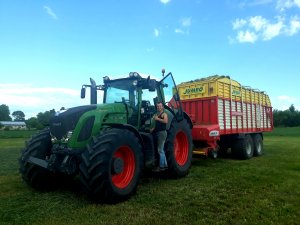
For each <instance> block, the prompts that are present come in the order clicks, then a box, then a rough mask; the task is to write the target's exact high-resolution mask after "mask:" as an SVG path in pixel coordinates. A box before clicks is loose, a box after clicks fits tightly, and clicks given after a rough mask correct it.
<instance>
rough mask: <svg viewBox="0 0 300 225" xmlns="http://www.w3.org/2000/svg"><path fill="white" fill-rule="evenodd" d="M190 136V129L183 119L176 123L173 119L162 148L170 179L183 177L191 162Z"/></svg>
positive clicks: (191, 142) (191, 144)
mask: <svg viewBox="0 0 300 225" xmlns="http://www.w3.org/2000/svg"><path fill="white" fill-rule="evenodd" d="M192 147H193V141H192V134H191V127H190V126H189V124H188V122H187V121H186V120H185V119H184V120H182V121H180V122H177V121H176V120H175V119H174V120H173V122H172V123H171V125H170V128H169V130H168V135H167V139H166V143H165V146H164V149H165V152H166V157H167V162H168V172H169V174H170V175H171V176H172V177H183V176H185V175H186V174H187V173H188V171H189V168H190V166H191V162H192Z"/></svg>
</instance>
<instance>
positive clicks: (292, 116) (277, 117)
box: [273, 104, 300, 127]
mask: <svg viewBox="0 0 300 225" xmlns="http://www.w3.org/2000/svg"><path fill="white" fill-rule="evenodd" d="M273 122H274V126H275V127H298V126H300V111H298V110H296V109H295V107H294V105H293V104H292V105H291V106H290V107H289V109H287V110H284V111H282V110H277V109H275V110H273Z"/></svg>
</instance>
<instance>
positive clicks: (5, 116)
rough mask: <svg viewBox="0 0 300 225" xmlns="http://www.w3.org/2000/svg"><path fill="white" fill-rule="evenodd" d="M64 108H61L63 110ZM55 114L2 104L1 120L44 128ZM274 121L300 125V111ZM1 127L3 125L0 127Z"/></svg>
mask: <svg viewBox="0 0 300 225" xmlns="http://www.w3.org/2000/svg"><path fill="white" fill-rule="evenodd" d="M62 109H64V108H61V110H62ZM54 115H55V110H54V109H51V110H49V111H45V112H40V113H38V114H37V116H36V117H31V118H29V119H27V120H25V114H24V113H23V112H22V111H20V110H18V111H14V112H13V113H12V114H11V116H12V117H11V116H10V111H9V107H8V106H7V105H4V104H2V105H0V121H24V122H25V123H26V126H27V128H28V129H43V128H45V127H47V126H48V125H49V120H50V118H51V117H52V116H54ZM273 122H274V126H275V127H296V126H300V111H298V110H296V109H295V107H294V105H293V104H292V105H291V106H290V107H289V109H287V110H283V111H282V110H277V109H274V110H273ZM0 126H1V125H0ZM0 128H1V127H0Z"/></svg>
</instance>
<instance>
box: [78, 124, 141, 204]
mask: <svg viewBox="0 0 300 225" xmlns="http://www.w3.org/2000/svg"><path fill="white" fill-rule="evenodd" d="M81 157H82V162H81V164H80V166H79V170H80V180H81V183H82V184H83V188H84V190H85V191H86V192H87V194H88V195H89V197H90V198H91V199H92V200H93V201H96V202H106V203H117V202H120V201H124V200H126V199H128V198H129V197H130V196H131V195H132V194H133V193H134V192H135V191H136V188H137V185H138V181H139V177H140V174H141V171H142V165H143V164H142V162H143V155H142V147H141V144H140V143H139V140H138V138H137V137H136V136H135V135H134V134H133V133H132V132H130V131H128V130H121V129H110V130H106V131H105V132H102V133H101V134H100V135H99V136H98V137H95V138H93V140H92V141H91V143H90V144H88V145H87V149H86V150H85V151H84V152H83V153H82V155H81Z"/></svg>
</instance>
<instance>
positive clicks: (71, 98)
mask: <svg viewBox="0 0 300 225" xmlns="http://www.w3.org/2000/svg"><path fill="white" fill-rule="evenodd" d="M101 99H102V97H101V92H99V95H98V100H99V102H100V101H101ZM0 102H1V104H5V105H7V106H8V107H9V109H10V112H11V113H12V112H14V111H16V110H21V111H23V112H24V113H25V115H26V118H27V119H28V118H30V117H33V116H36V115H37V114H38V113H39V112H45V111H48V110H51V109H55V110H56V111H57V110H59V109H60V108H61V107H65V108H70V107H74V106H78V105H86V104H89V98H88V97H87V98H86V99H85V100H82V99H80V89H79V88H78V89H76V90H74V89H68V88H55V87H44V88H41V87H34V86H33V85H31V84H0Z"/></svg>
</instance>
